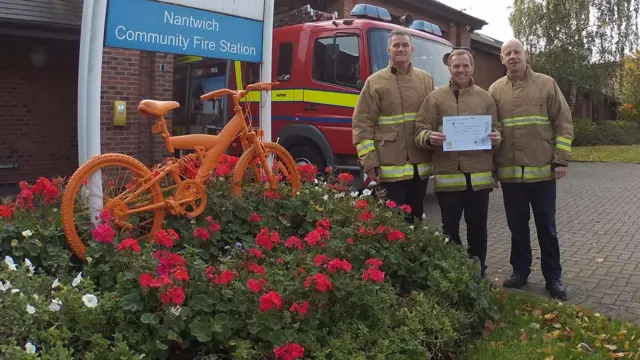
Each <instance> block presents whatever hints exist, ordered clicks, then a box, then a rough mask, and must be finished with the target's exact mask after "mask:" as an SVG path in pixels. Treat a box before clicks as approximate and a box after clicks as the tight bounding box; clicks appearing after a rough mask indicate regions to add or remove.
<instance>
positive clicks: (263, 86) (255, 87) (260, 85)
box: [200, 82, 279, 101]
mask: <svg viewBox="0 0 640 360" xmlns="http://www.w3.org/2000/svg"><path fill="white" fill-rule="evenodd" d="M278 84H279V82H272V83H264V82H257V83H254V84H249V85H247V88H246V89H244V90H231V89H218V90H214V91H212V92H210V93H207V94H204V95H202V96H200V100H202V101H205V100H211V99H217V98H219V97H222V96H224V95H234V98H241V97H244V96H245V95H246V94H247V93H248V92H249V91H269V90H271V87H272V86H273V85H278Z"/></svg>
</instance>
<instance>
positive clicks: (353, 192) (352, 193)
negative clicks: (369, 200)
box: [349, 191, 359, 197]
mask: <svg viewBox="0 0 640 360" xmlns="http://www.w3.org/2000/svg"><path fill="white" fill-rule="evenodd" d="M349 195H351V197H358V195H359V194H358V192H357V191H352V192H351V194H349Z"/></svg>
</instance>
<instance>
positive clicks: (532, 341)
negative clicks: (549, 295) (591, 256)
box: [461, 289, 640, 360]
mask: <svg viewBox="0 0 640 360" xmlns="http://www.w3.org/2000/svg"><path fill="white" fill-rule="evenodd" d="M495 292H496V294H497V296H498V298H499V299H500V301H499V307H500V310H501V313H502V317H503V318H502V319H500V320H499V321H498V322H496V323H492V322H488V323H487V324H486V325H485V331H484V336H483V338H482V339H481V340H478V341H476V342H475V343H473V344H471V345H470V346H469V348H468V349H467V351H466V352H465V354H464V355H463V356H462V357H461V359H464V360H507V359H509V360H514V359H517V360H560V359H581V360H600V359H601V360H609V359H640V327H637V326H632V325H631V324H625V323H622V322H619V321H613V320H610V319H607V318H605V317H604V316H600V315H599V314H597V313H596V314H594V313H593V312H591V311H590V310H588V309H584V308H581V307H579V306H575V305H570V304H562V303H560V302H558V301H550V300H548V299H543V298H540V297H536V296H534V295H530V294H526V293H521V292H519V291H513V292H511V291H505V290H504V289H497V290H495Z"/></svg>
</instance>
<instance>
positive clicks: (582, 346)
mask: <svg viewBox="0 0 640 360" xmlns="http://www.w3.org/2000/svg"><path fill="white" fill-rule="evenodd" d="M578 350H582V351H584V352H592V351H593V350H591V348H590V347H589V345H587V344H585V343H580V344H578Z"/></svg>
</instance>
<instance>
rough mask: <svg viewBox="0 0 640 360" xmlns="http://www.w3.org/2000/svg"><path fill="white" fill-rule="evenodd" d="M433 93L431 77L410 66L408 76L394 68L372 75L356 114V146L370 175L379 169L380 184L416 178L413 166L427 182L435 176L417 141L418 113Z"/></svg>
mask: <svg viewBox="0 0 640 360" xmlns="http://www.w3.org/2000/svg"><path fill="white" fill-rule="evenodd" d="M433 90H434V85H433V78H432V77H431V75H430V74H429V73H427V72H425V71H423V70H420V69H418V68H414V67H413V66H411V67H410V69H409V72H408V73H407V74H402V73H400V72H399V71H398V70H397V69H396V68H394V67H392V66H391V65H389V66H387V67H386V68H385V69H382V70H380V71H377V72H376V73H374V74H372V75H371V76H370V77H369V78H368V79H367V81H366V82H365V84H364V87H363V89H362V91H361V93H360V96H359V97H358V101H357V103H356V107H355V110H354V112H353V124H352V128H353V144H354V146H355V147H356V149H357V151H358V158H359V159H360V162H361V163H362V165H363V167H364V171H365V172H368V171H369V170H371V169H373V168H376V167H378V168H380V174H379V176H380V181H381V182H394V181H400V180H407V179H411V178H413V174H414V169H413V165H414V164H415V165H417V168H418V173H419V175H420V177H421V178H423V179H425V178H427V177H429V176H430V175H431V173H432V170H431V164H430V157H431V156H430V154H429V152H427V151H424V150H423V149H420V148H419V147H418V146H417V145H416V144H415V142H414V140H413V137H414V133H415V120H416V113H417V112H418V110H419V109H420V105H421V104H422V102H423V101H424V99H425V98H426V97H427V95H428V94H429V93H430V92H431V91H433Z"/></svg>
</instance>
